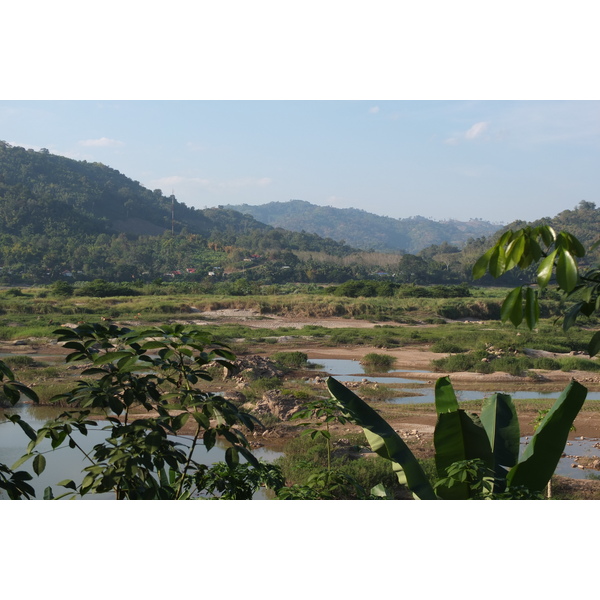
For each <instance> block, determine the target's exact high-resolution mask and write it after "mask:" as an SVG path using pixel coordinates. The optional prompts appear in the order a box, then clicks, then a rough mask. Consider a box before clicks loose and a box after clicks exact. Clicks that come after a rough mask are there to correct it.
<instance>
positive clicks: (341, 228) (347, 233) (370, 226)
mask: <svg viewBox="0 0 600 600" xmlns="http://www.w3.org/2000/svg"><path fill="white" fill-rule="evenodd" d="M228 208H231V209H233V210H236V211H240V212H242V213H245V214H248V215H252V216H253V217H254V218H255V219H256V220H258V221H261V222H263V223H266V224H268V225H273V226H274V227H283V228H284V229H289V230H291V231H308V232H310V233H316V234H317V235H320V236H323V237H329V238H332V239H334V240H338V241H341V240H345V241H346V242H351V243H352V245H353V246H355V247H356V248H361V249H363V250H371V249H373V250H378V251H382V252H390V251H391V252H398V251H402V252H408V253H412V254H414V253H417V252H419V251H421V250H423V248H426V247H428V246H431V245H432V244H436V245H439V244H442V243H444V242H446V243H448V244H451V245H454V246H462V245H463V244H464V243H465V242H466V241H467V240H468V239H469V238H479V237H483V236H490V235H492V234H493V233H494V232H495V231H497V230H498V229H499V228H500V226H499V225H493V224H492V223H488V222H487V221H480V220H475V219H473V220H470V221H468V222H461V221H433V220H431V219H426V218H424V217H418V216H417V217H411V218H408V219H392V218H390V217H382V216H379V215H375V214H372V213H369V212H366V211H364V210H359V209H356V208H333V207H331V206H316V205H314V204H311V203H310V202H305V201H303V200H290V201H289V202H270V203H268V204H263V205H261V206H250V205H248V204H241V205H238V206H235V205H231V206H228Z"/></svg>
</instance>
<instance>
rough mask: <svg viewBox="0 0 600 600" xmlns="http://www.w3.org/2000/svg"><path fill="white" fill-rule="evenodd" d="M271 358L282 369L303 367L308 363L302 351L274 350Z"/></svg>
mask: <svg viewBox="0 0 600 600" xmlns="http://www.w3.org/2000/svg"><path fill="white" fill-rule="evenodd" d="M271 360H272V361H273V362H274V363H275V364H276V365H277V366H278V367H280V368H283V369H305V368H306V367H307V365H308V356H307V355H306V354H304V352H275V353H274V354H272V355H271Z"/></svg>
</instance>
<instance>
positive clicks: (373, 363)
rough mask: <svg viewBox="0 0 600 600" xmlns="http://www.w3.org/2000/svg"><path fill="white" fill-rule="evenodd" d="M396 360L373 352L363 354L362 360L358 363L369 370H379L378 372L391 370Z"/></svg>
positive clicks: (387, 355)
mask: <svg viewBox="0 0 600 600" xmlns="http://www.w3.org/2000/svg"><path fill="white" fill-rule="evenodd" d="M395 362H396V359H395V358H394V357H393V356H390V355H389V354H377V353H375V352H370V353H369V354H365V356H364V357H363V359H362V360H361V361H360V363H361V364H362V365H364V366H365V367H367V368H369V369H373V370H375V369H376V370H380V371H389V370H390V369H391V368H393V366H394V364H395Z"/></svg>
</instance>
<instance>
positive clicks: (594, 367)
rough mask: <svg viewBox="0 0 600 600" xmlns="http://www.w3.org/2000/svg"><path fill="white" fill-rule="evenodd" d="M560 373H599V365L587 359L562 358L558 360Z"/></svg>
mask: <svg viewBox="0 0 600 600" xmlns="http://www.w3.org/2000/svg"><path fill="white" fill-rule="evenodd" d="M560 368H561V370H562V371H600V364H598V363H597V362H594V361H593V360H589V359H587V358H575V357H569V358H563V359H561V360H560Z"/></svg>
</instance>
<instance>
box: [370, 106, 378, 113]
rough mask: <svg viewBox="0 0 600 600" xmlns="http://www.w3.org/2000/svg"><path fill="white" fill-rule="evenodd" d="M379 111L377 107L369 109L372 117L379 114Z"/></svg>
mask: <svg viewBox="0 0 600 600" xmlns="http://www.w3.org/2000/svg"><path fill="white" fill-rule="evenodd" d="M379 110H380V109H379V106H371V108H370V109H369V112H370V113H371V114H372V115H376V114H377V113H378V112H379Z"/></svg>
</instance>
